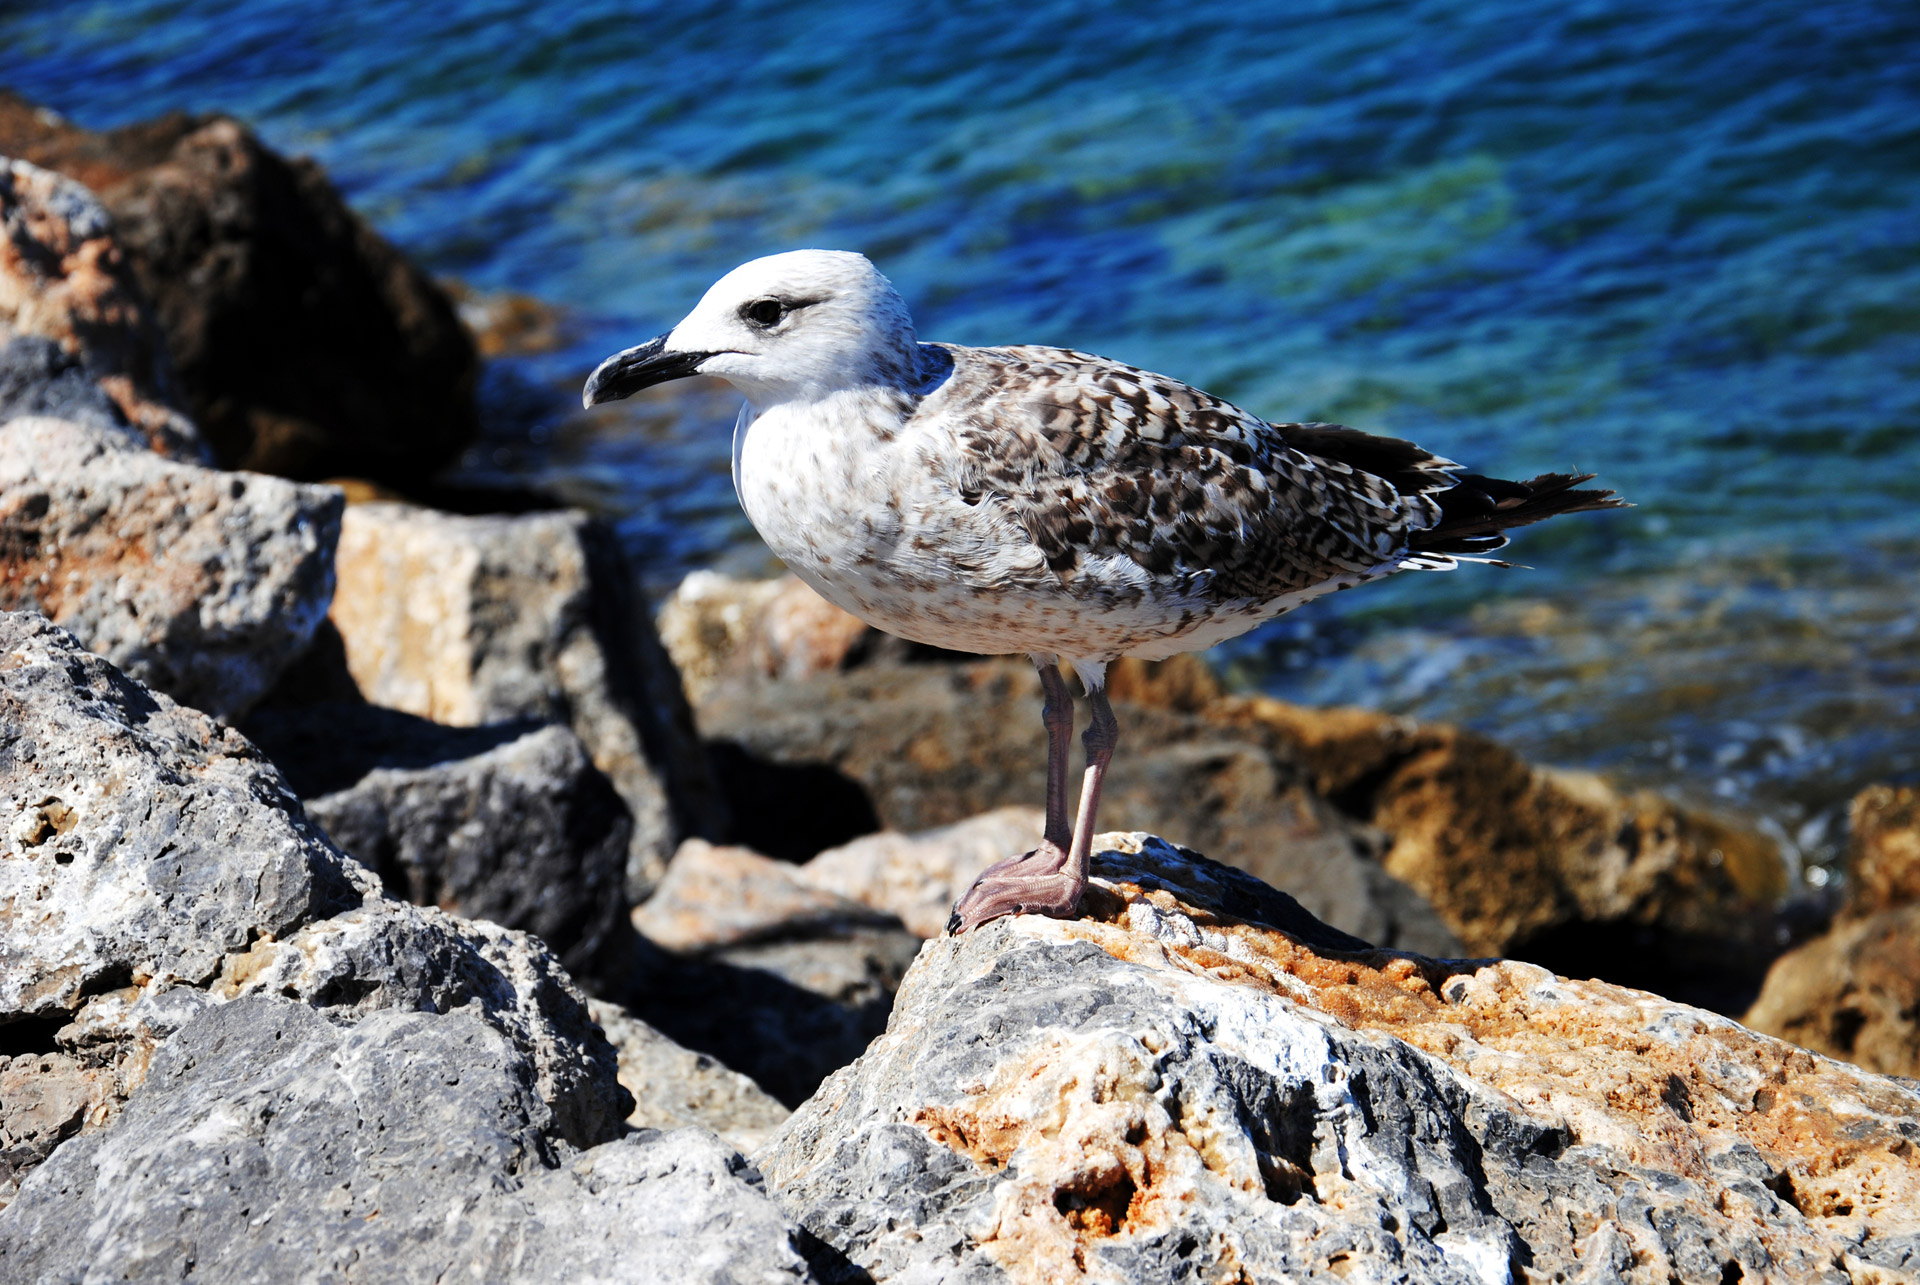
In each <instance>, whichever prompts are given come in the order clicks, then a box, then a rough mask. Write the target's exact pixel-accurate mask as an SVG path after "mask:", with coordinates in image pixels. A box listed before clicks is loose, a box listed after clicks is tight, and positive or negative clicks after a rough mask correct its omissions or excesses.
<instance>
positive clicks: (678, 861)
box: [633, 839, 892, 952]
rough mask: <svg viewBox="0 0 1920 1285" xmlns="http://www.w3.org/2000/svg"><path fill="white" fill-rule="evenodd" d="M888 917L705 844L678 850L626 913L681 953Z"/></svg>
mask: <svg viewBox="0 0 1920 1285" xmlns="http://www.w3.org/2000/svg"><path fill="white" fill-rule="evenodd" d="M891 919H892V917H891V916H890V915H883V914H879V913H876V912H875V911H873V910H871V909H869V908H867V907H866V906H863V905H861V904H859V903H858V902H856V901H853V900H851V899H849V898H847V897H842V896H840V895H838V894H837V893H833V892H829V891H826V890H824V889H822V888H819V887H814V886H811V885H809V884H808V883H807V882H805V881H803V880H802V879H801V878H800V876H799V872H798V871H797V870H796V869H795V868H794V867H793V866H790V865H788V864H786V863H785V862H783V861H775V860H773V859H772V858H771V857H763V856H761V855H760V854H759V853H757V852H754V851H751V850H750V849H747V848H734V847H720V846H717V845H715V844H711V843H708V842H706V841H705V840H704V839H688V840H687V841H686V842H685V843H683V844H681V845H680V850H679V851H678V852H676V853H675V854H674V858H673V861H672V863H671V864H670V865H668V867H667V873H666V876H665V877H664V878H663V879H661V881H660V886H659V887H658V888H657V889H655V890H654V894H653V896H651V897H649V898H647V900H646V902H645V903H644V904H642V905H639V906H636V907H635V908H634V911H633V926H634V928H636V929H637V930H638V931H639V932H640V933H641V935H642V936H644V937H646V938H647V939H648V940H649V941H652V942H654V943H655V944H656V945H659V946H664V947H665V948H666V949H668V950H673V951H680V952H688V951H707V950H713V949H716V948H720V947H726V946H738V945H742V944H745V943H747V942H752V941H764V940H767V939H769V938H774V937H804V936H814V935H817V934H820V933H832V932H835V931H837V930H840V929H843V928H851V927H856V926H866V927H871V926H874V925H877V924H878V925H884V924H888V923H890V922H891Z"/></svg>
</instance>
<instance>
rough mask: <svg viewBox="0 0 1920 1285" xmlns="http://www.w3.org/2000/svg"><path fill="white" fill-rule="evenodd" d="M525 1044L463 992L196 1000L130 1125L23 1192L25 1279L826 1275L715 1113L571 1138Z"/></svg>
mask: <svg viewBox="0 0 1920 1285" xmlns="http://www.w3.org/2000/svg"><path fill="white" fill-rule="evenodd" d="M534 1079H535V1075H534V1072H533V1068H532V1067H531V1066H530V1065H529V1064H528V1061H527V1059H526V1057H525V1054H524V1051H523V1050H522V1049H521V1048H519V1047H518V1046H516V1044H515V1043H514V1042H513V1041H512V1040H510V1039H508V1038H505V1037H504V1036H502V1035H501V1034H500V1033H499V1032H498V1031H495V1030H493V1029H491V1028H489V1027H488V1026H487V1025H486V1024H485V1023H483V1022H481V1021H479V1020H476V1019H475V1018H474V1017H472V1016H469V1015H467V1014H464V1013H434V1012H381V1013H375V1014H372V1015H370V1016H367V1017H365V1018H363V1019H362V1020H360V1021H358V1022H356V1023H354V1024H353V1025H351V1026H348V1027H346V1028H344V1029H343V1028H341V1027H339V1026H336V1025H335V1024H333V1023H330V1022H328V1021H326V1020H325V1019H324V1018H322V1017H321V1016H320V1015H319V1014H317V1013H315V1012H313V1011H312V1010H311V1009H308V1008H306V1007H305V1006H303V1005H300V1004H295V1003H290V1002H287V1001H284V1000H276V999H269V998H256V999H250V1000H242V1001H239V1002H236V1003H233V1004H230V1005H226V1006H224V1007H222V1008H218V1009H215V1010H213V1011H211V1012H208V1013H205V1014H203V1015H201V1016H200V1017H198V1018H196V1019H195V1020H193V1021H191V1022H189V1023H188V1024H187V1025H186V1026H185V1027H184V1028H182V1030H181V1031H180V1033H179V1034H178V1035H177V1036H176V1037H175V1038H174V1039H173V1040H172V1041H171V1042H169V1043H168V1045H167V1046H166V1047H165V1048H164V1049H163V1050H162V1051H161V1052H160V1054H159V1055H158V1057H156V1059H155V1062H154V1067H153V1071H152V1074H151V1075H150V1076H149V1078H148V1080H147V1083H146V1084H145V1085H144V1086H143V1087H142V1089H141V1090H140V1091H139V1092H138V1093H136V1094H135V1095H134V1097H133V1099H132V1100H131V1101H130V1102H129V1103H128V1104H127V1107H126V1110H125V1111H124V1113H123V1114H122V1117H121V1119H120V1120H119V1122H118V1123H117V1124H116V1125H115V1126H114V1127H113V1128H112V1129H111V1130H109V1131H107V1132H104V1133H98V1134H94V1135H91V1136H88V1137H85V1138H82V1139H79V1140H77V1141H75V1142H72V1143H69V1144H68V1145H67V1146H65V1147H63V1148H62V1149H61V1150H60V1151H59V1152H58V1153H56V1154H55V1155H54V1157H53V1158H52V1160H50V1161H49V1162H48V1163H47V1164H46V1165H45V1166H44V1167H43V1168H42V1169H41V1170H40V1171H39V1172H38V1173H36V1174H35V1175H34V1176H33V1177H32V1178H30V1179H28V1181H27V1183H26V1184H25V1186H24V1187H23V1188H22V1190H21V1193H20V1197H19V1199H18V1200H16V1201H15V1202H14V1204H13V1205H12V1206H11V1207H10V1208H8V1209H7V1210H6V1211H4V1212H3V1213H0V1275H4V1276H5V1277H7V1278H8V1279H11V1280H54V1279H73V1280H78V1279H80V1278H81V1277H82V1276H83V1275H84V1276H85V1277H87V1278H88V1279H95V1278H99V1279H105V1278H108V1277H113V1278H117V1279H152V1278H155V1277H157V1276H161V1275H169V1276H171V1275H176V1274H179V1273H180V1272H181V1271H182V1270H183V1268H185V1269H187V1270H190V1271H191V1272H192V1274H193V1275H195V1276H197V1277H205V1278H208V1279H212V1280H234V1281H242V1280H249V1281H250V1280H286V1281H320V1280H381V1281H439V1280H443V1279H448V1278H453V1277H458V1278H461V1279H470V1280H479V1281H508V1280H512V1281H571V1280H583V1279H597V1280H608V1279H619V1280H635V1281H663V1282H664V1281H681V1280H686V1281H715V1282H719V1281H737V1280H748V1279H752V1280H788V1281H804V1280H809V1279H811V1278H812V1277H811V1272H810V1270H809V1268H808V1267H807V1264H806V1262H805V1260H804V1259H803V1258H802V1257H801V1255H800V1254H799V1253H798V1252H797V1250H796V1249H795V1247H794V1241H795V1239H796V1236H797V1233H796V1229H795V1228H793V1226H792V1225H791V1224H790V1223H789V1222H788V1221H787V1220H786V1218H785V1217H784V1216H783V1215H782V1214H781V1213H780V1211H779V1210H778V1209H776V1208H775V1207H774V1205H773V1204H772V1202H771V1201H769V1200H768V1199H767V1198H766V1196H765V1195H764V1194H763V1192H762V1191H761V1189H760V1184H759V1182H758V1181H757V1175H755V1174H754V1173H753V1171H752V1170H751V1169H749V1168H748V1167H747V1166H746V1163H745V1162H744V1161H743V1160H741V1159H740V1157H739V1156H738V1155H736V1154H734V1153H732V1152H731V1151H730V1149H728V1148H726V1147H725V1146H723V1145H721V1144H720V1143H719V1141H718V1140H717V1139H715V1138H714V1137H713V1136H712V1135H711V1134H709V1133H706V1132H704V1131H701V1130H693V1129H688V1130H681V1131H679V1132H676V1133H671V1134H664V1133H653V1132H649V1133H642V1134H636V1135H634V1136H632V1137H629V1138H626V1139H623V1140H621V1141H618V1142H609V1143H607V1144H606V1145H603V1146H599V1147H595V1148H594V1149H592V1150H590V1151H587V1152H585V1153H584V1154H572V1153H569V1152H568V1151H566V1150H565V1149H561V1150H558V1151H556V1150H555V1149H554V1147H553V1146H552V1144H551V1143H550V1141H549V1138H548V1133H549V1130H548V1128H547V1127H546V1120H545V1114H546V1104H545V1103H544V1101H543V1100H542V1098H541V1095H540V1094H539V1093H538V1092H537V1090H536V1089H535V1087H534Z"/></svg>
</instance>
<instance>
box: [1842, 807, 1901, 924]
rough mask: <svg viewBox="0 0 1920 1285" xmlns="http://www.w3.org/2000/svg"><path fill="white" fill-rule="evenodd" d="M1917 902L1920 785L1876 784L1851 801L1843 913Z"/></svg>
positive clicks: (1875, 910) (1857, 914) (1875, 909)
mask: <svg viewBox="0 0 1920 1285" xmlns="http://www.w3.org/2000/svg"><path fill="white" fill-rule="evenodd" d="M1917 901H1920V789H1916V788H1915V787H1913V786H1910V785H1908V786H1891V785H1874V786H1869V787H1868V788H1867V789H1865V790H1862V791H1861V792H1860V793H1859V795H1857V796H1856V797H1855V798H1854V800H1853V810H1852V838H1851V840H1850V841H1849V843H1848V847H1847V900H1846V904H1845V905H1844V906H1843V907H1842V908H1841V913H1842V914H1843V915H1849V916H1862V915H1871V914H1874V913H1876V912H1878V911H1882V910H1891V909H1893V908H1894V907H1896V906H1907V905H1912V904H1913V903H1914V902H1917Z"/></svg>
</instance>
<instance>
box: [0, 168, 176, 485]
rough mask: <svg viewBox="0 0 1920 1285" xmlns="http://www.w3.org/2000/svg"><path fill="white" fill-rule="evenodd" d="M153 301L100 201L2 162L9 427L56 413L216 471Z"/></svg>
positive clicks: (0, 330) (3, 357) (3, 376)
mask: <svg viewBox="0 0 1920 1285" xmlns="http://www.w3.org/2000/svg"><path fill="white" fill-rule="evenodd" d="M182 407H183V403H182V402H181V400H180V395H179V389H178V386H177V383H176V381H175V378H174V371H173V364H172V362H171V361H170V360H169V359H168V354H167V347H166V343H165V340H164V339H163V338H162V337H161V334H160V328H159V326H158V324H157V322H156V320H155V317H154V312H153V307H152V304H151V303H150V302H149V300H148V299H147V296H146V293H145V292H144V291H143V290H142V289H141V287H140V284H139V282H138V281H137V280H136V278H135V272H134V270H133V268H132V266H131V265H130V264H129V263H128V262H127V258H126V256H125V254H124V253H123V251H122V248H121V245H120V242H119V239H118V238H117V237H116V236H115V233H114V226H113V219H112V218H111V217H110V216H109V215H108V213H107V211H106V208H105V207H104V206H102V205H101V204H100V202H99V200H98V199H97V198H96V197H95V196H94V195H93V193H92V192H90V191H88V190H87V189H86V188H85V187H82V186H81V185H80V184H79V183H76V182H74V181H73V180H72V179H70V178H65V177H63V176H61V175H59V174H56V173H54V172H53V171H51V170H45V169H41V168H40V167H39V166H36V165H31V164H28V163H27V162H26V161H21V160H10V159H8V158H6V157H0V423H4V422H5V421H7V420H9V419H14V418H17V417H20V416H25V415H59V416H63V417H66V418H71V419H76V420H79V421H81V422H84V423H87V424H91V425H93V426H95V427H99V428H105V429H110V430H116V431H120V432H124V433H125V434H127V436H129V437H130V438H132V439H133V441H135V442H136V443H138V444H139V445H140V446H141V447H143V448H145V447H151V448H152V449H154V450H156V451H159V452H160V453H161V454H163V455H170V456H173V457H174V458H176V459H182V460H190V461H194V462H196V463H211V462H212V457H211V456H210V454H209V453H208V452H207V449H206V447H205V445H204V444H203V443H202V441H201V438H200V433H199V430H198V429H197V428H196V427H195V426H194V424H193V421H192V420H190V419H189V418H187V416H186V415H185V414H184V413H183V409H182Z"/></svg>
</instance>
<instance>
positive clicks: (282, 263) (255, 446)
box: [0, 94, 479, 487]
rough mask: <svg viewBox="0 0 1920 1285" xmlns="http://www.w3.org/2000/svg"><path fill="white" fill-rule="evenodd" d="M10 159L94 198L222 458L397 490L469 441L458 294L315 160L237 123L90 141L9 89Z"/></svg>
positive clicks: (2, 116) (474, 361)
mask: <svg viewBox="0 0 1920 1285" xmlns="http://www.w3.org/2000/svg"><path fill="white" fill-rule="evenodd" d="M0 153H4V154H7V155H12V156H18V157H22V158H24V159H26V160H29V161H32V162H34V163H35V164H38V165H41V166H44V167H46V168H48V169H53V170H58V171H60V172H61V173H63V174H66V175H68V176H69V177H71V178H74V179H77V180H79V181H80V182H82V183H84V184H86V185H87V186H88V187H90V188H92V189H93V190H94V191H95V192H97V193H98V194H99V196H100V200H101V203H102V204H103V205H104V206H105V207H106V208H107V210H109V211H110V212H111V213H112V215H113V218H114V221H115V225H116V228H117V231H118V235H119V239H120V242H121V244H122V246H123V247H124V249H125V251H126V256H127V260H128V262H129V264H130V265H131V267H132V269H133V272H134V274H135V276H136V277H137V278H138V279H139V282H140V285H141V286H142V287H143V288H144V290H145V292H146V294H147V296H148V297H149V298H151V299H152V300H153V301H154V305H155V309H156V312H157V315H158V318H159V323H160V328H161V330H162V332H163V333H164V334H165V337H166V344H167V347H168V348H169V349H170V350H171V353H172V357H173V362H174V366H175V369H176V371H177V373H178V377H179V384H180V387H181V388H182V389H183V390H184V394H185V399H186V403H187V406H188V408H189V409H190V411H191V412H192V416H193V418H194V420H195V421H197V422H198V424H199V426H200V429H201V431H202V432H203V433H204V434H205V436H206V438H207V440H208V441H209V442H210V443H211V444H212V445H213V447H214V449H215V450H216V451H217V452H218V454H219V456H220V458H221V459H222V460H224V461H226V462H227V463H228V464H230V465H232V466H235V467H240V468H247V469H254V470H258V471H261V472H267V473H278V474H284V475H287V476H292V477H299V478H306V479H319V478H325V477H330V476H333V475H335V474H339V473H352V474H356V475H365V476H369V477H374V478H377V479H380V480H383V481H392V482H395V483H397V484H399V485H401V486H403V487H404V486H406V485H407V484H408V483H410V482H417V481H421V480H424V479H425V478H426V477H427V476H428V475H429V474H431V473H432V472H434V471H435V470H436V469H438V468H439V467H441V466H442V465H444V464H447V463H449V462H450V461H451V460H452V459H453V458H454V456H455V455H457V454H458V453H459V451H460V450H461V449H462V448H463V447H464V446H465V445H466V444H467V443H468V442H469V441H471V440H472V438H473V435H474V433H475V431H476V428H477V423H478V420H477V414H476V411H475V406H474V387H475V382H476V380H477V378H478V374H479V356H478V354H477V353H476V351H475V349H474V345H473V340H472V338H471V337H470V336H469V335H468V334H467V332H466V329H465V328H464V327H463V326H462V325H461V324H460V321H459V318H458V316H457V315H456V313H455V310H454V306H453V303H452V301H451V300H449V299H448V298H447V296H446V294H445V293H444V292H443V291H442V290H440V289H439V287H437V286H435V285H434V284H433V282H432V281H431V280H430V279H429V278H428V277H427V275H426V274H425V273H423V272H421V271H420V270H419V269H418V268H416V267H415V266H414V265H413V264H411V263H409V262H408V261H407V260H406V259H405V257H403V256H402V255H401V254H400V252H399V251H398V250H396V249H394V248H393V246H391V245H389V244H388V243H387V242H386V241H384V240H383V239H381V237H380V236H379V235H378V234H377V233H375V232H374V231H373V230H372V229H371V228H369V227H368V226H367V225H366V223H365V222H363V221H362V220H361V219H360V218H359V216H357V215H355V214H354V213H353V212H352V211H351V210H349V209H348V208H347V205H346V203H345V202H344V201H343V200H341V198H340V194H339V192H338V191H336V190H335V189H334V187H333V185H332V184H331V183H330V182H328V181H327V178H326V175H325V174H324V173H323V172H322V171H321V169H320V167H319V166H318V165H317V164H315V163H314V162H313V161H311V160H307V159H304V158H301V159H294V160H288V159H287V158H285V157H282V156H280V155H278V154H277V153H275V152H274V151H273V150H272V149H271V148H268V147H266V146H265V145H263V144H262V143H261V142H260V140H259V139H258V138H256V137H255V136H254V135H253V134H252V133H251V132H250V131H249V130H248V129H246V127H245V126H243V125H241V124H240V123H239V122H237V121H235V120H233V119H231V118H230V117H225V116H187V115H182V114H179V113H175V114H172V115H169V116H165V117H161V118H160V119H157V120H153V121H147V122H143V123H140V124H135V125H129V126H126V127H124V128H121V129H115V130H109V131H106V132H104V133H94V132H92V131H88V130H85V129H81V128H79V127H78V126H75V125H73V124H71V123H69V122H67V121H65V120H62V119H61V118H59V117H58V116H55V115H53V114H52V113H50V112H46V111H43V110H41V109H38V108H35V107H34V106H33V105H32V104H30V103H27V102H25V101H24V100H22V99H20V98H19V97H17V96H15V95H12V94H0ZM294 300H297V301H298V306H289V301H294Z"/></svg>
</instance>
